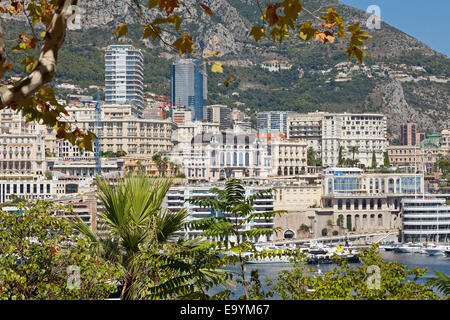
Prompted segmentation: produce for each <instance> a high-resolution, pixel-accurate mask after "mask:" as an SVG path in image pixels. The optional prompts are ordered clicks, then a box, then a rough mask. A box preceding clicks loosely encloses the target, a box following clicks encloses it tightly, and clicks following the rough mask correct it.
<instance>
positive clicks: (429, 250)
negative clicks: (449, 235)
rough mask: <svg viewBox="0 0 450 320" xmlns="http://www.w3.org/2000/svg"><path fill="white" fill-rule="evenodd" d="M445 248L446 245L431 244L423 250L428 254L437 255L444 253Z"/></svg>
mask: <svg viewBox="0 0 450 320" xmlns="http://www.w3.org/2000/svg"><path fill="white" fill-rule="evenodd" d="M445 249H446V247H444V246H432V247H429V248H426V249H425V252H426V253H427V254H428V255H429V256H439V255H443V254H444V250H445Z"/></svg>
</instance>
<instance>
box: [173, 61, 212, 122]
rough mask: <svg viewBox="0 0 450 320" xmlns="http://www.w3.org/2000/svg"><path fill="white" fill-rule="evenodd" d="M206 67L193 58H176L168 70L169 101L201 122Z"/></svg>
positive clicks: (206, 90) (205, 96)
mask: <svg viewBox="0 0 450 320" xmlns="http://www.w3.org/2000/svg"><path fill="white" fill-rule="evenodd" d="M207 77H208V76H207V72H206V65H205V64H204V63H202V62H200V60H199V59H194V58H180V57H176V58H175V60H174V62H173V64H172V65H171V68H170V100H171V101H173V103H175V104H176V105H177V106H182V107H186V108H188V109H191V110H192V111H193V120H203V112H204V111H203V109H204V106H205V105H206V99H207V93H208V86H207Z"/></svg>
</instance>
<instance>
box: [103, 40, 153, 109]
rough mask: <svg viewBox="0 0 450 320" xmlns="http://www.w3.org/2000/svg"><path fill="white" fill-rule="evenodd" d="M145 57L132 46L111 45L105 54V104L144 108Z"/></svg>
mask: <svg viewBox="0 0 450 320" xmlns="http://www.w3.org/2000/svg"><path fill="white" fill-rule="evenodd" d="M143 87H144V57H143V55H142V52H141V50H139V49H136V48H134V47H133V46H131V45H111V46H109V47H108V48H107V49H106V52H105V89H106V92H105V102H106V103H107V104H134V105H139V106H143V105H144V98H143Z"/></svg>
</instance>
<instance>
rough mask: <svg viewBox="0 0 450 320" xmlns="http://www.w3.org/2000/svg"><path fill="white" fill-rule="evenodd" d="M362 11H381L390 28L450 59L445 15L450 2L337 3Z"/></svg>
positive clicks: (370, 0)
mask: <svg viewBox="0 0 450 320" xmlns="http://www.w3.org/2000/svg"><path fill="white" fill-rule="evenodd" d="M339 1H340V2H341V3H344V4H347V5H350V6H352V7H355V8H358V9H361V10H364V11H366V10H367V8H368V7H369V6H371V5H377V6H378V7H379V8H380V10H381V18H382V20H383V21H384V22H386V23H388V24H390V25H391V26H393V27H395V28H397V29H399V30H401V31H403V32H405V33H407V34H409V35H410V36H413V37H414V38H416V39H418V40H420V41H422V42H423V43H425V44H426V45H428V46H429V47H431V48H432V49H434V50H436V51H438V52H440V53H443V54H445V55H447V57H448V56H450V35H449V33H448V16H449V15H450V0H339Z"/></svg>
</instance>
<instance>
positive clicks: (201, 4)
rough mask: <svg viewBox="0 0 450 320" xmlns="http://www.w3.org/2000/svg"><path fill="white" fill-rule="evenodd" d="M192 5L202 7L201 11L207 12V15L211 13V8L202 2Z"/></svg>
mask: <svg viewBox="0 0 450 320" xmlns="http://www.w3.org/2000/svg"><path fill="white" fill-rule="evenodd" d="M194 6H196V7H198V6H200V7H202V9H203V11H205V13H207V14H209V15H212V14H213V12H212V10H211V8H210V7H208V6H206V5H204V4H203V3H195V4H194Z"/></svg>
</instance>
